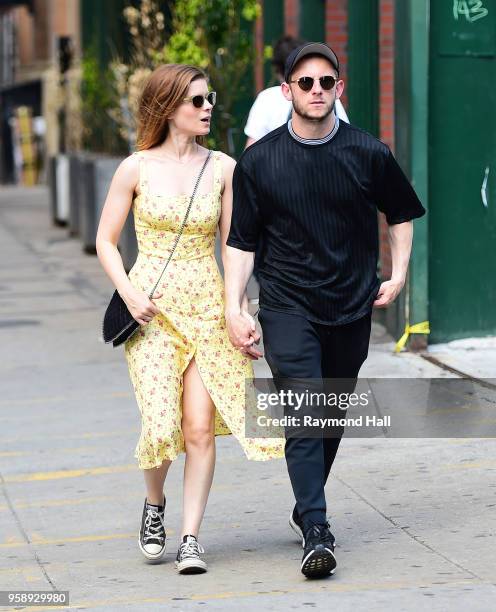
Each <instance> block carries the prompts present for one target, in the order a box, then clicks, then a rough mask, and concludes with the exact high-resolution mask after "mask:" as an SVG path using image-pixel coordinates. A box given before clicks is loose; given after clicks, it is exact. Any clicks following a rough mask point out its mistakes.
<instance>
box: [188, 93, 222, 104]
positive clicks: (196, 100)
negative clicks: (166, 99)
mask: <svg viewBox="0 0 496 612" xmlns="http://www.w3.org/2000/svg"><path fill="white" fill-rule="evenodd" d="M205 100H207V102H208V103H209V104H211V105H212V106H215V102H216V101H217V92H215V91H209V92H208V94H207V95H206V96H202V95H197V96H188V97H187V98H183V102H193V106H194V107H195V108H203V105H204V104H205Z"/></svg>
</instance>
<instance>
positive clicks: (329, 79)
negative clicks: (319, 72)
mask: <svg viewBox="0 0 496 612" xmlns="http://www.w3.org/2000/svg"><path fill="white" fill-rule="evenodd" d="M314 81H315V79H314V78H313V77H309V76H303V77H300V78H299V79H296V80H294V81H289V82H290V83H298V86H299V88H300V89H302V90H303V91H310V90H311V89H312V87H313V83H314ZM336 81H337V79H336V78H334V77H333V76H331V75H330V74H328V75H326V76H321V77H319V82H320V86H321V87H322V89H324V90H325V91H329V90H331V89H332V88H333V87H334V85H336Z"/></svg>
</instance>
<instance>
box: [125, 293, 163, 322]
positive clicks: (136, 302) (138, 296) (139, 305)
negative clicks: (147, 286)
mask: <svg viewBox="0 0 496 612" xmlns="http://www.w3.org/2000/svg"><path fill="white" fill-rule="evenodd" d="M162 295H163V293H161V292H160V291H155V293H154V294H153V296H152V299H150V298H149V297H148V295H147V294H146V293H145V292H144V291H140V290H139V289H134V288H133V289H130V290H129V292H128V293H126V295H123V296H122V299H123V300H124V302H125V303H126V306H127V308H128V310H129V312H130V313H131V315H132V316H133V319H135V320H136V321H138V323H139V324H140V325H146V324H147V323H149V322H150V321H151V320H152V319H153V317H154V316H155V315H158V314H160V310H159V309H158V308H157V306H155V303H154V302H153V300H157V299H159V298H161V297H162Z"/></svg>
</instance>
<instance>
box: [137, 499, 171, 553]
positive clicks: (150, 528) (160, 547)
mask: <svg viewBox="0 0 496 612" xmlns="http://www.w3.org/2000/svg"><path fill="white" fill-rule="evenodd" d="M164 513H165V497H164V504H163V506H154V505H152V504H149V503H148V502H147V501H146V498H145V505H144V506H143V516H142V517H141V528H140V532H139V538H138V543H139V547H140V550H141V552H142V553H143V554H144V555H145V557H146V558H147V559H150V561H158V560H159V559H161V558H162V557H163V555H164V554H165V526H164Z"/></svg>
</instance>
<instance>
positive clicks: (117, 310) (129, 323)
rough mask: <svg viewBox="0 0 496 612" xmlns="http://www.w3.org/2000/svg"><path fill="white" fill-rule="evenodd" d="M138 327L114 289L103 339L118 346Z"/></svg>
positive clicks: (104, 326)
mask: <svg viewBox="0 0 496 612" xmlns="http://www.w3.org/2000/svg"><path fill="white" fill-rule="evenodd" d="M211 155H212V151H209V152H208V155H207V159H206V160H205V163H204V164H203V167H202V169H201V171H200V174H199V175H198V179H197V180H196V183H195V187H194V189H193V194H192V196H191V199H190V201H189V204H188V208H187V209H186V213H185V215H184V219H183V222H182V224H181V227H180V229H179V232H178V233H177V236H176V238H175V241H174V245H173V246H172V250H171V252H170V254H169V257H168V259H167V261H166V262H165V266H164V268H163V270H162V273H161V274H160V277H159V279H158V281H157V282H156V283H155V286H154V287H153V289H152V290H151V291H150V293H149V294H148V297H149V298H150V299H152V297H153V294H154V293H155V289H156V288H157V287H158V284H159V283H160V281H161V280H162V276H163V275H164V272H165V270H166V268H167V266H168V265H169V262H170V260H171V259H172V256H173V255H174V251H175V250H176V247H177V243H178V242H179V239H180V238H181V235H182V233H183V230H184V226H185V225H186V221H187V220H188V216H189V211H190V210H191V206H192V204H193V200H194V199H195V195H196V190H197V189H198V185H199V184H200V180H201V177H202V176H203V173H204V171H205V168H206V167H207V164H208V161H209V159H210V156H211ZM139 327H140V324H139V323H138V321H136V319H135V318H134V317H133V316H132V314H131V313H130V312H129V310H128V308H127V306H126V303H125V302H124V300H123V299H122V298H121V296H120V295H119V292H118V291H117V290H115V291H114V293H113V295H112V298H111V299H110V302H109V305H108V306H107V310H106V311H105V315H104V317H103V326H102V335H103V341H104V342H105V343H106V344H109V343H110V342H112V344H113V346H119V345H120V344H122V343H123V342H125V341H126V340H128V339H129V338H130V337H131V336H132V335H133V334H134V333H135V332H136V331H137V330H138V328H139Z"/></svg>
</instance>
